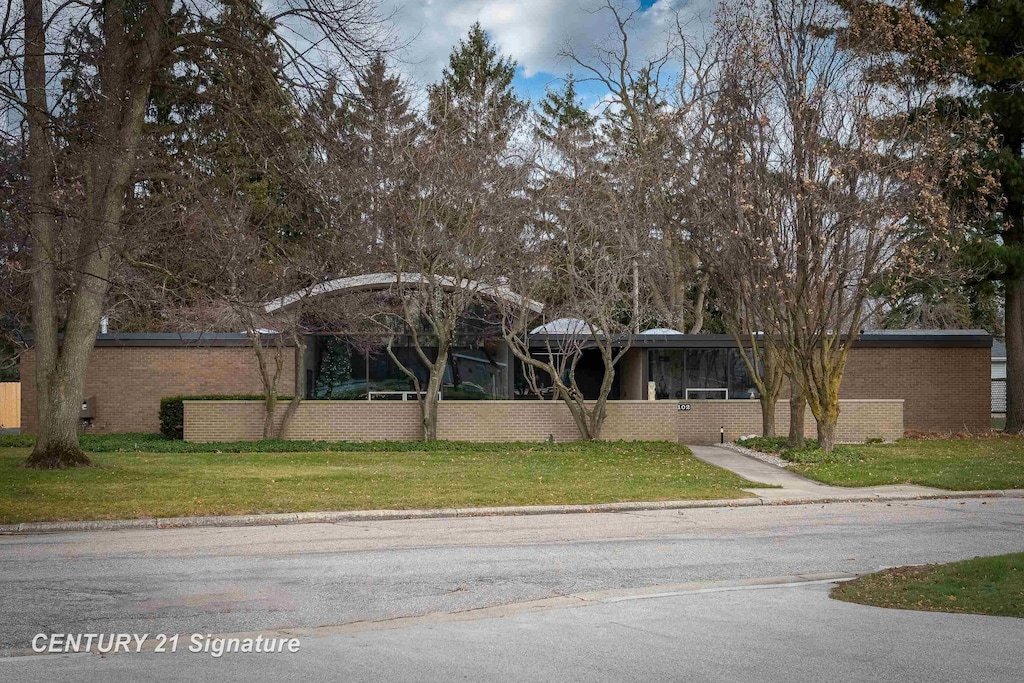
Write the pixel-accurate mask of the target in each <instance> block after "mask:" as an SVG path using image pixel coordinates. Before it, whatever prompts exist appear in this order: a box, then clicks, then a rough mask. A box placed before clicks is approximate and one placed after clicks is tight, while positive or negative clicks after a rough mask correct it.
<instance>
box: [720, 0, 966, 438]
mask: <svg viewBox="0 0 1024 683" xmlns="http://www.w3.org/2000/svg"><path fill="white" fill-rule="evenodd" d="M875 11H879V10H877V9H875V8H869V7H865V8H862V9H860V8H855V11H854V12H853V14H852V15H847V14H846V13H845V12H843V11H841V10H840V8H839V7H838V6H837V5H833V4H829V3H820V2H812V1H811V0H748V1H747V2H744V3H742V4H740V5H738V6H736V7H730V8H728V9H724V10H723V12H722V13H721V14H720V23H721V25H722V27H723V30H724V32H725V34H726V36H727V45H728V60H729V62H730V65H729V67H728V68H729V69H732V73H733V74H734V75H735V77H736V78H737V82H738V83H739V84H740V87H741V89H742V90H743V91H744V94H745V96H746V99H747V102H746V104H745V105H744V112H743V113H744V115H745V118H746V123H745V125H746V126H747V127H748V131H749V132H748V134H747V140H746V142H744V143H743V144H744V150H743V152H742V153H739V154H734V155H733V157H732V159H733V161H734V162H735V164H736V171H735V175H736V181H735V183H734V185H735V186H736V188H737V189H736V194H737V198H736V200H735V202H734V205H735V206H738V207H740V208H742V209H744V210H745V211H746V210H747V207H749V211H750V212H753V213H756V212H759V211H764V212H767V213H766V216H767V218H766V219H765V220H741V221H738V222H737V224H736V228H735V231H734V233H733V234H732V236H731V239H734V240H740V241H745V242H746V243H747V245H746V247H745V253H747V254H749V255H750V258H751V259H753V261H752V267H753V268H754V269H755V270H757V271H758V272H760V273H763V275H764V283H763V286H764V287H765V288H766V295H765V296H763V297H759V298H760V300H761V301H762V303H763V305H764V306H765V307H766V309H765V310H764V311H763V312H762V313H763V314H762V316H761V317H762V318H763V319H766V320H772V321H774V322H775V324H776V325H777V327H778V330H779V332H780V335H779V338H780V340H781V344H782V348H783V349H784V352H785V354H786V355H787V356H789V357H790V358H791V359H792V362H793V368H794V371H795V376H796V378H797V380H798V381H799V384H800V386H801V388H802V389H803V391H804V393H805V395H806V398H807V402H808V404H809V406H810V408H811V412H812V414H813V415H814V417H815V420H816V421H817V424H818V439H819V443H820V445H821V447H822V448H823V449H825V450H826V451H829V450H831V449H832V447H833V445H834V444H835V429H836V422H837V419H838V417H839V386H840V383H841V381H842V376H843V371H844V368H845V364H846V359H847V357H848V353H849V349H850V347H851V346H852V344H853V343H854V342H855V341H856V339H857V337H858V336H859V334H860V330H861V326H862V322H863V321H864V320H865V316H866V315H867V314H868V313H869V312H870V310H871V308H872V306H873V305H874V302H873V300H872V296H871V294H872V291H873V288H875V287H877V286H878V285H879V283H881V282H883V281H884V282H886V283H889V284H892V285H895V286H900V285H901V284H905V283H910V282H915V281H918V280H920V279H925V278H929V277H932V276H934V273H935V271H936V268H937V267H939V266H938V264H939V263H940V262H941V260H942V259H941V256H942V255H943V253H945V252H948V251H949V248H950V245H951V244H953V243H954V242H955V239H953V236H954V235H955V234H956V233H957V232H958V231H959V230H961V229H962V227H963V226H962V225H961V224H960V223H959V221H958V212H957V211H956V206H955V205H952V204H951V203H950V202H949V201H948V190H949V188H950V187H952V186H958V185H961V184H962V182H963V180H964V175H965V173H964V171H965V169H963V168H962V166H961V165H960V164H958V163H956V160H957V158H958V156H959V155H960V154H961V153H962V152H963V149H962V148H960V147H958V146H956V145H960V144H963V143H961V142H955V141H962V140H971V139H980V138H978V137H975V136H971V135H951V134H950V130H949V128H948V127H947V126H948V125H950V124H949V122H948V121H949V120H948V119H947V118H946V117H943V116H939V115H938V114H939V108H940V106H941V101H942V96H943V95H944V91H943V90H942V89H940V88H936V87H931V86H922V85H921V84H922V79H920V78H917V77H915V71H916V70H917V69H920V68H922V67H926V66H927V65H922V64H920V63H909V62H906V61H900V60H898V59H896V58H894V57H892V55H891V54H885V53H882V52H879V51H873V50H864V49H861V48H862V47H863V46H864V45H865V41H869V40H870V41H892V40H895V37H894V35H893V31H899V32H900V37H901V39H903V40H908V39H916V40H929V39H930V36H929V31H928V29H927V26H926V25H925V24H923V22H921V21H920V20H919V19H918V18H916V17H915V16H914V15H913V14H912V13H910V12H905V13H904V15H903V17H902V21H901V22H899V25H898V28H894V27H893V24H891V23H887V22H884V21H879V20H878V17H877V16H873V15H872V12H875ZM847 16H850V17H851V18H850V19H849V21H847V20H846V17H847ZM881 75H884V76H885V78H884V79H883V78H880V76H881ZM953 125H957V126H961V127H963V126H967V127H969V126H971V125H973V124H972V123H970V122H963V121H959V122H954V124H953ZM768 199H770V201H766V200H768Z"/></svg>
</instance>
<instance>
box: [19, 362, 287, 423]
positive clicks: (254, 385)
mask: <svg viewBox="0 0 1024 683" xmlns="http://www.w3.org/2000/svg"><path fill="white" fill-rule="evenodd" d="M293 352H294V351H293V349H290V348H286V349H284V358H285V361H284V362H285V365H284V371H283V372H282V374H281V385H280V391H281V393H282V394H290V393H292V391H293V387H294V386H295V384H294V377H293V372H292V363H293V355H292V354H293ZM256 367H257V366H256V357H255V354H254V353H253V351H252V349H251V348H249V347H248V346H237V347H209V346H195V347H182V346H174V347H167V346H98V347H96V348H94V349H93V351H92V355H91V356H90V357H89V368H88V371H87V374H86V379H85V395H86V396H92V397H93V399H94V403H95V410H96V418H95V420H94V421H93V425H92V428H91V430H90V431H93V432H98V433H106V432H158V431H160V420H159V418H158V413H159V410H160V399H161V398H162V397H164V396H176V395H180V394H192V395H196V394H259V393H262V391H263V388H262V385H261V383H260V380H259V373H258V371H257V369H256ZM34 373H35V352H34V351H33V350H31V349H29V350H28V351H26V352H25V354H24V355H23V356H22V357H21V377H22V380H23V381H22V392H23V393H22V400H21V425H22V427H21V429H22V431H23V432H35V430H36V383H35V375H34Z"/></svg>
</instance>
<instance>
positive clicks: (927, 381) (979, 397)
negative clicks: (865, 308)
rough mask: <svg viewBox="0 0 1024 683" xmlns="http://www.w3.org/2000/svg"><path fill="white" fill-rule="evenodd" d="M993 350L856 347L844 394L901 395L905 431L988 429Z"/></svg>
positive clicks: (851, 356) (858, 395)
mask: <svg viewBox="0 0 1024 683" xmlns="http://www.w3.org/2000/svg"><path fill="white" fill-rule="evenodd" d="M990 355H991V352H990V349H988V348H984V347H974V348H951V347H947V348H923V347H898V348H854V349H853V350H852V351H851V352H850V356H849V360H848V361H847V364H846V372H845V373H844V374H843V383H842V385H841V387H840V391H839V396H840V398H902V399H903V400H904V406H903V422H904V424H905V425H906V429H914V430H918V431H923V432H963V431H988V430H989V429H990V428H991V426H992V419H991V413H990V410H991V406H990V404H991V381H990V376H991V364H992V361H991V357H990Z"/></svg>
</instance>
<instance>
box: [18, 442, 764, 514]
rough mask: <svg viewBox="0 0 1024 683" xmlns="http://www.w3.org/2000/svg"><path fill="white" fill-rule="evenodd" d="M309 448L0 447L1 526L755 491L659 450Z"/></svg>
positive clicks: (678, 452)
mask: <svg viewBox="0 0 1024 683" xmlns="http://www.w3.org/2000/svg"><path fill="white" fill-rule="evenodd" d="M129 440H130V439H129ZM153 443H155V440H154V442H153ZM284 443H286V442H273V443H272V444H268V445H275V446H281V447H282V448H283V447H284V446H283V444H284ZM165 444H166V446H167V447H168V448H175V447H182V448H184V447H186V445H185V444H183V442H180V441H177V442H173V441H168V442H165ZM316 447H317V450H315V451H313V450H308V451H306V452H276V453H267V452H261V453H227V452H221V453H216V452H205V453H186V454H182V453H156V452H151V451H145V452H120V453H119V452H113V453H110V452H92V453H90V457H91V458H92V460H93V462H94V463H95V465H96V466H95V467H85V468H77V469H71V470H59V471H53V470H50V471H40V470H29V469H25V468H23V467H21V464H22V462H23V461H24V459H25V458H26V457H27V455H28V449H27V448H0V523H13V522H25V521H44V520H85V519H123V518H135V517H174V516H185V515H231V514H243V513H260V512H304V511H312V510H364V509H409V508H445V507H471V506H494V505H549V504H593V503H608V502H617V501H639V500H684V499H709V498H743V497H747V496H750V495H752V494H749V493H747V492H745V491H742V490H741V488H740V487H749V486H755V484H752V483H751V482H748V481H746V480H744V479H742V478H740V477H738V476H736V475H734V474H732V473H730V472H727V471H725V470H722V469H719V468H717V467H713V466H711V465H708V464H706V463H704V462H702V461H700V460H697V459H696V458H694V457H693V456H692V455H691V454H690V451H689V449H687V448H686V447H685V446H680V445H677V444H673V443H666V442H644V443H637V442H630V443H626V442H602V443H570V444H537V443H530V444H527V443H514V444H467V443H449V444H445V443H440V442H435V443H430V444H421V443H405V444H398V443H394V442H392V443H390V444H385V443H377V444H362V445H360V444H351V443H349V444H316ZM328 447H330V450H328ZM204 448H206V447H204ZM209 448H210V449H211V450H215V449H217V448H221V449H223V448H225V446H224V445H223V444H214V445H211V446H210V447H209ZM292 448H295V446H294V445H293V446H292ZM342 449H344V450H342ZM384 449H388V450H384Z"/></svg>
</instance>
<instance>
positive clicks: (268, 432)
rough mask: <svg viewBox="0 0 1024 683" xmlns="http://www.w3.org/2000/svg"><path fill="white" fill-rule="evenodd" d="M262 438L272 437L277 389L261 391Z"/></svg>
mask: <svg viewBox="0 0 1024 683" xmlns="http://www.w3.org/2000/svg"><path fill="white" fill-rule="evenodd" d="M263 407H264V411H263V438H264V439H273V438H274V413H275V412H277V389H276V388H275V389H266V390H265V391H264V392H263Z"/></svg>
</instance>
